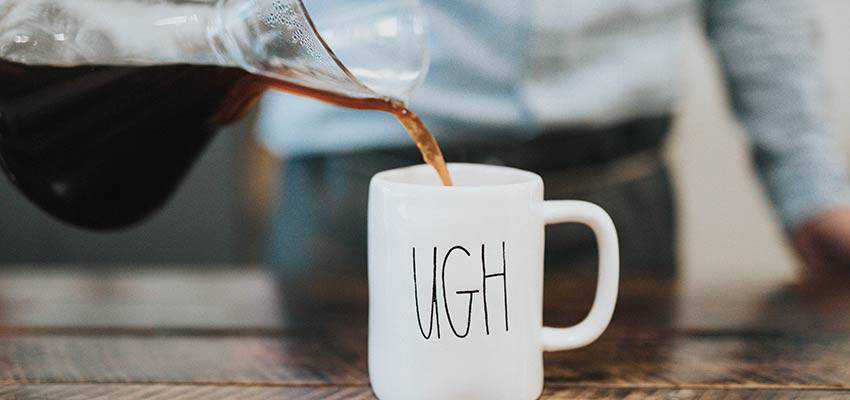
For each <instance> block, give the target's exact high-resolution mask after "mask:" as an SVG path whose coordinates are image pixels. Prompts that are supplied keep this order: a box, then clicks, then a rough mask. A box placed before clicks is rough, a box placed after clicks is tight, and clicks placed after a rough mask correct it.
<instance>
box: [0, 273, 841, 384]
mask: <svg viewBox="0 0 850 400" xmlns="http://www.w3.org/2000/svg"><path fill="white" fill-rule="evenodd" d="M351 270H352V269H348V271H349V273H350V272H351ZM355 275H356V274H355ZM339 278H340V276H339V275H334V273H329V274H326V275H324V276H318V275H317V276H315V277H313V278H311V279H309V280H304V281H297V282H296V281H287V282H280V281H276V280H275V279H274V277H272V276H271V275H269V274H266V273H263V272H261V271H257V270H250V269H243V270H242V271H238V272H233V271H231V272H227V271H218V272H193V271H186V270H183V271H175V270H162V269H158V270H151V269H147V270H127V269H117V270H108V271H103V270H99V271H94V270H92V271H87V272H86V271H82V270H79V269H77V270H75V271H52V272H51V271H39V272H33V271H20V270H19V271H18V272H8V271H7V272H4V273H0V384H3V386H2V387H0V399H53V398H57V399H59V398H62V399H64V398H71V399H75V398H79V399H83V398H93V397H100V398H117V399H136V398H145V399H149V398H152V399H160V398H161V399H171V398H176V399H207V398H209V399H227V398H235V399H253V398H287V399H290V398H295V399H301V398H303V399H319V398H329V399H348V398H352V399H370V398H372V393H371V391H370V390H369V387H368V384H369V380H368V371H367V367H366V364H367V363H366V351H367V349H366V320H367V304H366V297H367V293H366V286H365V281H363V280H362V277H356V276H349V279H339ZM593 287H594V282H593V278H592V277H591V278H589V277H582V276H575V275H570V274H563V273H555V274H551V273H550V274H549V275H548V276H547V280H546V288H545V296H544V297H545V303H546V307H545V310H544V317H545V320H546V322H547V324H554V325H570V324H574V323H576V322H578V321H580V320H581V319H582V318H583V316H584V315H585V313H586V312H587V309H588V308H589V307H590V303H591V301H592V298H593ZM621 287H622V289H621V292H620V300H619V302H618V306H617V312H616V314H615V317H614V319H613V321H612V325H611V327H610V328H609V329H608V331H606V333H605V334H604V335H603V336H602V338H600V340H599V341H597V342H596V343H593V344H592V345H590V346H588V347H585V348H582V349H578V350H575V351H570V352H562V353H548V354H546V355H545V367H546V369H545V374H546V382H547V390H546V393H545V394H544V397H543V398H546V399H566V398H587V399H609V398H636V399H637V398H641V399H642V398H650V399H690V398H695V399H773V398H779V399H792V398H794V399H796V398H813V399H821V398H823V399H839V398H840V399H850V363H848V362H847V360H850V291H848V290H846V288H845V287H846V285H844V287H842V286H841V285H837V287H838V288H837V289H836V288H835V287H833V288H806V287H796V286H793V285H787V284H782V283H781V282H780V283H777V282H774V283H772V284H770V283H758V284H753V283H742V284H741V285H740V287H736V288H734V290H724V289H725V288H710V287H708V288H694V287H688V288H684V287H681V286H680V285H679V284H677V283H676V282H675V281H671V280H658V279H653V278H647V277H626V278H624V279H623V282H622V286H621Z"/></svg>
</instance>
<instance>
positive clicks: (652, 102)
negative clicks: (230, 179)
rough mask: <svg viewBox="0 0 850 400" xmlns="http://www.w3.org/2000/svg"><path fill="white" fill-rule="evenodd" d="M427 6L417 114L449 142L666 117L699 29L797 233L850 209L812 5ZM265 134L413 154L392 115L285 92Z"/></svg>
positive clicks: (267, 107) (773, 0)
mask: <svg viewBox="0 0 850 400" xmlns="http://www.w3.org/2000/svg"><path fill="white" fill-rule="evenodd" d="M424 3H425V4H426V7H427V10H428V14H429V17H430V22H431V26H430V27H431V49H432V65H431V70H430V74H429V76H428V79H427V80H426V82H425V84H424V86H423V87H422V88H421V89H420V90H418V92H417V93H415V95H414V98H413V100H412V102H411V108H412V109H413V110H415V111H416V112H418V113H419V114H421V115H422V116H423V118H424V119H425V121H426V123H427V124H428V126H429V127H430V128H431V130H432V131H434V133H435V136H437V138H438V139H439V140H440V141H441V142H445V143H448V142H452V141H456V140H464V141H469V140H476V139H480V138H474V137H470V136H469V135H471V133H468V132H479V133H477V134H478V135H481V134H482V133H481V132H492V133H491V134H493V135H496V134H499V135H518V136H523V137H529V138H530V137H533V136H535V135H537V134H539V133H540V132H541V130H542V128H544V127H570V126H595V127H604V126H607V125H611V124H615V123H617V122H621V121H624V120H628V119H631V118H635V117H641V116H653V115H663V114H669V113H671V112H672V111H673V110H674V107H675V105H676V102H677V99H678V94H679V93H678V92H679V88H680V86H681V85H680V76H681V72H682V71H681V62H682V59H681V57H682V56H683V55H682V52H681V50H682V38H683V36H684V35H685V29H686V26H687V24H688V23H693V22H698V23H703V24H704V26H705V27H706V32H707V35H708V37H709V39H710V41H711V43H712V45H713V46H714V48H715V49H716V51H717V52H718V55H719V57H720V60H721V63H722V66H723V69H724V72H725V76H726V79H727V82H728V86H729V90H730V94H731V98H732V103H733V106H734V109H735V113H736V115H737V116H738V118H739V119H740V121H741V122H742V124H743V125H744V127H745V128H746V129H747V132H748V134H749V138H750V143H751V145H752V149H753V154H754V162H755V166H756V169H757V171H758V173H759V176H760V177H761V179H762V181H763V182H764V184H765V186H766V187H767V189H768V192H769V194H770V197H771V199H772V201H773V203H774V204H775V206H776V208H777V210H778V212H779V215H780V216H781V217H782V220H783V222H784V223H785V225H786V227H788V228H793V227H794V226H796V225H797V224H798V223H799V222H801V221H803V220H805V219H806V218H808V217H810V216H812V215H813V214H815V213H817V212H819V211H821V210H823V209H826V208H828V207H830V206H834V205H837V204H848V203H850V190H848V185H847V175H846V172H845V169H844V159H843V158H842V156H841V154H840V153H839V152H838V146H837V142H836V139H835V137H834V136H833V135H832V134H831V132H830V130H829V128H828V127H827V126H826V124H825V120H824V118H823V115H822V114H823V112H824V110H825V107H824V105H823V100H824V94H823V88H822V80H821V75H820V72H821V71H820V70H819V68H820V65H819V63H818V60H817V59H816V54H817V52H816V49H817V46H815V44H816V32H815V29H816V26H815V25H814V23H813V22H814V21H813V20H812V19H811V15H812V12H813V10H812V7H811V5H810V4H809V3H808V2H807V1H806V0H713V1H705V2H703V1H695V0H452V1H443V0H424ZM473 128H474V129H473ZM257 131H258V133H259V134H260V136H261V138H262V140H263V141H264V142H265V143H266V144H267V145H268V146H269V148H271V149H272V150H274V151H276V152H277V153H278V154H280V155H282V156H285V157H295V156H299V155H305V154H311V153H327V152H337V151H352V150H357V149H364V148H373V147H379V146H384V147H385V146H409V145H410V142H409V139H408V137H407V135H406V134H405V133H404V131H403V130H402V129H401V128H400V126H399V125H398V124H397V123H396V122H395V121H394V120H393V119H392V117H390V116H388V115H383V114H381V113H375V112H372V113H369V112H362V111H352V110H346V109H340V108H336V107H331V106H327V105H324V104H321V103H318V102H315V101H312V100H305V99H300V98H294V97H292V96H286V95H281V94H275V93H269V94H268V95H267V96H266V97H265V98H264V99H263V101H262V103H261V114H260V118H259V120H258V124H257ZM459 135H465V136H459ZM718 161H719V162H722V160H718Z"/></svg>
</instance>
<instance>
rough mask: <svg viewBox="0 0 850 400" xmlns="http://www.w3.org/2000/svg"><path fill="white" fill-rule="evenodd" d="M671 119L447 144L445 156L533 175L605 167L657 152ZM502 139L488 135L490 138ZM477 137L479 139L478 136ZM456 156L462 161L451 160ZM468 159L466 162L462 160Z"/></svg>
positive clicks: (662, 117) (494, 134)
mask: <svg viewBox="0 0 850 400" xmlns="http://www.w3.org/2000/svg"><path fill="white" fill-rule="evenodd" d="M671 122H672V118H671V117H670V116H660V117H646V118H638V119H634V120H630V121H628V122H623V123H620V124H616V125H613V126H610V127H605V128H575V127H570V128H562V129H547V130H545V131H544V132H543V133H542V134H541V135H540V136H538V137H536V138H534V139H531V140H528V141H524V142H519V141H496V142H495V143H494V142H488V143H480V142H479V143H476V144H472V143H470V144H462V145H461V144H450V145H448V146H447V147H446V149H445V151H446V156H447V158H448V159H449V160H452V161H471V162H482V161H484V162H486V161H487V160H488V159H492V160H493V161H499V162H500V163H503V164H505V165H509V166H514V167H518V168H523V169H529V170H532V171H536V172H542V171H550V170H558V169H563V168H571V167H594V166H600V165H604V164H608V163H610V162H612V161H616V160H619V159H622V158H625V157H629V156H632V155H635V154H638V153H641V152H646V151H657V150H659V149H660V148H661V146H662V144H663V143H664V139H665V138H666V137H667V134H668V133H669V131H670V126H671ZM500 136H501V137H505V136H508V137H509V136H510V135H498V132H496V133H491V137H500ZM479 137H480V136H479ZM453 153H459V154H457V156H459V157H460V158H461V159H457V158H455V157H452V156H453V155H455V154H453ZM463 159H467V160H463Z"/></svg>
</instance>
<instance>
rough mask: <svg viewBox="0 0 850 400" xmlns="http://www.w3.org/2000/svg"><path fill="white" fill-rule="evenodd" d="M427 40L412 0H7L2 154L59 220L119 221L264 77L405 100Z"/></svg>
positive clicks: (361, 103) (354, 103)
mask: <svg viewBox="0 0 850 400" xmlns="http://www.w3.org/2000/svg"><path fill="white" fill-rule="evenodd" d="M426 42H427V39H426V32H425V23H424V17H423V13H422V9H421V7H420V6H419V4H418V2H417V1H416V0H389V1H372V0H344V1H342V0H316V1H303V2H302V1H300V0H218V1H188V0H170V1H158V2H150V1H142V0H115V1H109V2H103V1H99V0H5V1H4V2H2V3H0V164H2V167H3V170H4V171H5V172H6V174H7V176H8V177H9V179H10V180H11V181H12V182H13V183H14V184H15V185H16V186H17V187H18V188H19V189H20V190H21V191H22V192H23V193H24V194H25V195H26V196H27V197H28V198H29V199H30V200H31V201H32V202H34V203H35V204H37V205H38V206H39V207H41V208H42V209H43V210H45V211H46V212H48V213H49V214H51V215H53V216H54V217H56V218H59V219H60V220H63V221H65V222H68V223H71V224H74V225H77V226H80V227H85V228H90V229H115V228H121V227H126V226H130V225H133V224H135V223H137V222H139V221H141V220H143V219H144V218H145V217H146V216H148V215H150V214H151V213H152V212H154V211H155V210H157V209H158V208H159V207H160V206H161V205H162V204H163V203H164V202H165V201H167V199H168V197H169V195H170V194H171V193H172V192H173V191H174V189H175V188H176V187H177V185H178V184H179V182H180V181H181V179H182V178H183V177H184V176H185V174H186V173H187V172H188V170H189V169H190V167H191V166H192V164H193V162H194V160H195V159H196V158H197V157H198V156H199V155H200V154H201V152H202V151H203V149H204V147H205V145H206V144H207V143H208V142H209V140H210V138H211V137H212V136H213V135H214V133H215V132H216V130H217V128H218V127H219V126H221V125H223V124H227V123H229V122H231V121H233V120H235V119H237V118H239V117H240V116H241V115H242V114H243V113H244V112H245V111H246V110H247V109H249V108H250V107H251V105H253V103H254V102H255V101H256V100H257V99H258V98H259V96H260V94H262V92H263V91H264V90H266V89H267V88H270V87H272V88H276V89H280V90H285V91H289V92H293V93H296V94H301V95H307V96H311V97H315V98H317V99H319V100H324V101H329V102H332V103H336V104H341V105H346V106H350V107H355V108H374V109H378V108H379V107H377V106H375V105H376V104H378V103H380V104H402V102H403V101H404V100H405V99H406V98H407V97H408V96H409V94H410V92H411V91H412V90H414V89H415V88H416V87H417V86H418V85H419V84H420V83H421V82H422V80H423V79H424V76H425V73H426V70H427V64H428V57H427V46H426ZM281 112H286V110H281ZM281 129H285V127H281Z"/></svg>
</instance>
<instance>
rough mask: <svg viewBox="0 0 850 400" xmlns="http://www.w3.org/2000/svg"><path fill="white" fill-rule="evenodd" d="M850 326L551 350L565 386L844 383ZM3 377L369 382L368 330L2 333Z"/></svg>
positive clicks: (849, 376)
mask: <svg viewBox="0 0 850 400" xmlns="http://www.w3.org/2000/svg"><path fill="white" fill-rule="evenodd" d="M847 360H850V335H844V334H841V335H839V334H833V335H821V336H818V337H796V336H764V335H755V336H738V335H731V336H724V335H719V336H714V335H708V336H703V337H698V336H670V337H666V336H661V337H653V338H640V337H636V338H623V337H603V338H602V339H600V340H599V341H598V342H596V343H594V344H593V345H591V346H588V347H586V348H583V349H579V350H575V351H569V352H561V353H548V354H547V355H546V357H545V364H546V378H547V382H550V383H552V384H561V385H577V384H583V385H615V386H653V387H717V388H724V387H736V388H756V389H758V388H761V389H765V388H781V387H793V388H807V387H810V388H819V389H848V388H850V364H848V363H847ZM0 381H6V382H12V383H79V382H82V383H91V382H99V383H197V384H211V383H212V384H250V385H366V384H368V374H367V368H366V337H365V334H364V333H362V332H360V331H352V332H346V331H343V330H337V331H333V332H324V333H309V332H308V333H303V334H300V335H288V336H284V337H276V338H274V337H238V336H237V337H228V336H221V337H219V336H209V337H200V336H188V337H184V336H158V335H153V336H121V337H100V336H96V337H92V336H67V335H46V336H41V335H36V336H20V335H16V336H5V337H0Z"/></svg>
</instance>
